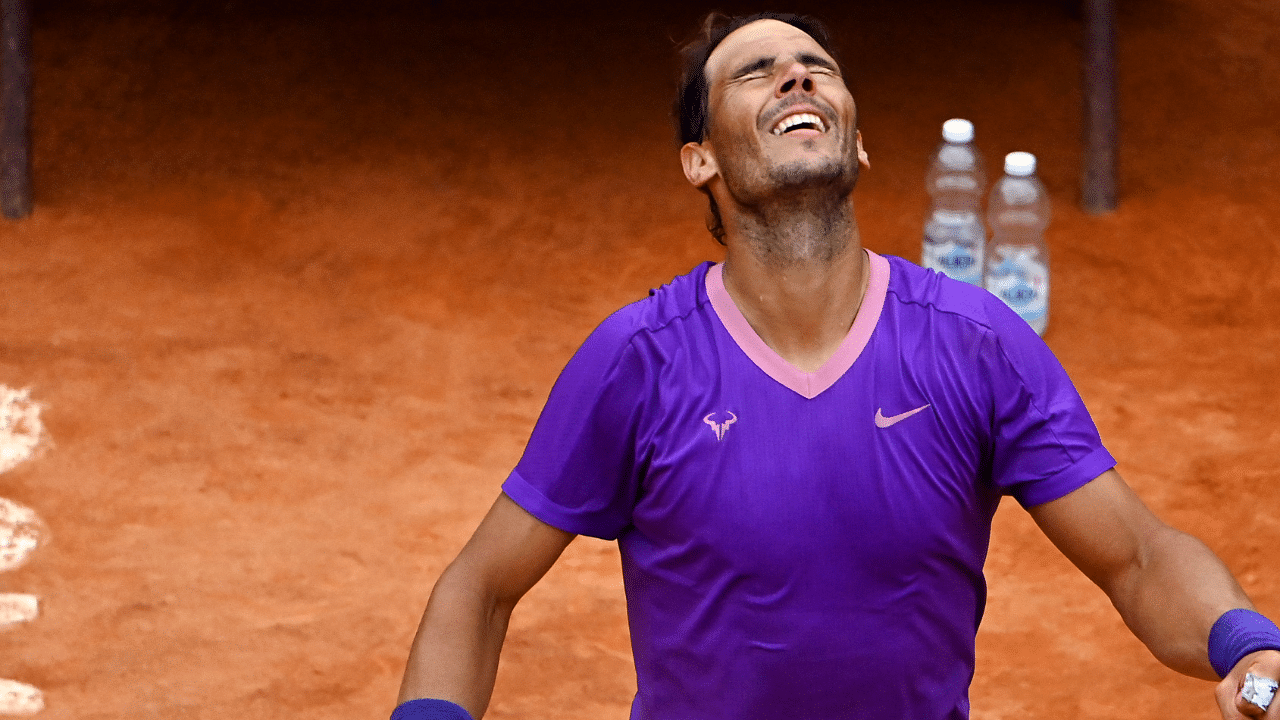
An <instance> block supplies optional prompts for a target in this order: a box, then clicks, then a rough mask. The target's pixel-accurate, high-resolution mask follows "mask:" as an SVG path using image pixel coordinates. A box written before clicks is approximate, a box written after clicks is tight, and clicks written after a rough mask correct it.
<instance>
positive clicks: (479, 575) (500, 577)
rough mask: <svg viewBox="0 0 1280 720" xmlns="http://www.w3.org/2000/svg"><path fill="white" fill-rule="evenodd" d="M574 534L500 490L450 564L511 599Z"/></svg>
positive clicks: (548, 564)
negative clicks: (538, 514)
mask: <svg viewBox="0 0 1280 720" xmlns="http://www.w3.org/2000/svg"><path fill="white" fill-rule="evenodd" d="M574 537H575V536H574V534H573V533H569V532H565V531H564V530H561V529H559V528H556V527H553V526H551V525H548V524H546V523H544V522H543V521H541V520H539V519H538V518H536V517H534V516H533V515H531V514H530V513H529V512H528V511H527V510H525V509H524V508H522V507H520V506H519V505H517V504H516V502H515V501H514V500H512V499H511V498H510V497H508V496H507V495H506V493H501V494H499V495H498V499H497V500H495V501H494V503H493V506H492V507H490V508H489V512H488V514H487V515H485V518H484V520H482V521H481V522H480V525H479V527H477V528H476V531H475V533H474V534H473V535H472V536H471V539H470V540H469V541H468V542H467V544H466V546H465V547H464V548H463V549H462V552H461V553H459V554H458V558H457V559H456V560H454V562H453V566H452V567H451V568H450V570H451V571H454V572H462V573H466V574H467V575H469V576H470V577H471V578H472V580H473V581H475V582H477V583H479V584H480V585H481V586H482V587H483V588H485V589H486V591H487V592H488V593H489V594H491V595H492V596H493V597H494V599H496V600H497V601H498V602H500V603H504V604H515V602H516V601H517V600H519V599H520V598H521V596H523V595H524V594H525V593H526V592H528V590H529V589H530V588H531V587H533V586H534V584H535V583H537V582H538V580H540V579H541V578H542V576H543V575H545V574H546V572H547V571H548V570H550V569H551V566H552V565H553V564H555V561H556V559H558V558H559V557H560V554H561V553H562V552H564V549H565V548H566V547H568V546H569V543H570V542H571V541H572V540H573V538H574Z"/></svg>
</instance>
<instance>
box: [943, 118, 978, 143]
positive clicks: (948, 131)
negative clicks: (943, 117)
mask: <svg viewBox="0 0 1280 720" xmlns="http://www.w3.org/2000/svg"><path fill="white" fill-rule="evenodd" d="M942 139H943V140H946V141H947V142H949V143H967V142H973V123H971V122H969V121H968V120H965V119H964V118H951V119H950V120H948V121H946V122H944V123H942Z"/></svg>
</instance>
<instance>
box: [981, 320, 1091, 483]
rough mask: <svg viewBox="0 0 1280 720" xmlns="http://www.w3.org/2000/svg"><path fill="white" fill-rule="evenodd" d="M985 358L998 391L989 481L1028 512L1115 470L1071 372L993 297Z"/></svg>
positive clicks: (1023, 322) (982, 354)
mask: <svg viewBox="0 0 1280 720" xmlns="http://www.w3.org/2000/svg"><path fill="white" fill-rule="evenodd" d="M988 297H989V301H988V302H987V308H986V310H987V317H988V319H989V320H990V324H991V329H992V331H993V332H992V334H991V335H990V336H989V338H988V339H987V347H984V348H983V352H982V353H981V354H980V356H981V357H982V358H983V362H984V363H985V364H986V372H987V375H988V378H989V381H990V383H991V390H992V403H993V404H992V408H993V409H992V418H991V421H992V427H991V443H992V448H991V449H992V456H991V477H992V481H993V482H994V483H995V484H996V486H997V487H998V488H999V489H1000V490H1001V492H1003V493H1005V494H1008V495H1012V496H1013V497H1014V498H1016V499H1017V500H1018V502H1019V503H1021V504H1022V505H1023V506H1024V507H1031V506H1034V505H1040V504H1042V503H1046V502H1049V501H1051V500H1056V499H1058V498H1060V497H1062V496H1064V495H1066V494H1068V493H1070V492H1072V491H1073V490H1076V489H1078V488H1080V487H1081V486H1083V485H1085V484H1086V483H1088V482H1089V481H1090V480H1093V479H1094V478H1096V477H1098V476H1099V475H1101V474H1102V473H1104V472H1106V471H1107V470H1109V469H1111V468H1112V467H1114V466H1115V464H1116V462H1115V459H1114V458H1112V456H1111V454H1110V453H1109V452H1107V450H1106V448H1105V447H1103V445H1102V439H1101V438H1100V437H1099V435H1098V429H1097V426H1095V425H1094V423H1093V418H1091V417H1090V416H1089V411H1088V410H1087V409H1086V408H1085V405H1084V401H1083V400H1082V399H1081V398H1080V394H1079V393H1078V392H1077V391H1076V388H1075V386H1074V385H1073V384H1072V383H1071V379H1070V378H1069V377H1067V373H1066V370H1064V369H1063V368H1062V365H1061V363H1059V362H1058V359H1057V358H1056V357H1054V355H1053V352H1052V351H1051V350H1050V349H1049V347H1048V346H1047V345H1045V343H1044V341H1043V340H1041V339H1040V336H1038V335H1037V334H1036V333H1035V331H1034V330H1032V329H1031V327H1030V326H1029V325H1028V324H1027V323H1026V322H1025V321H1024V320H1023V319H1022V318H1020V317H1018V315H1017V314H1016V313H1014V312H1013V311H1012V310H1010V309H1009V308H1008V307H1007V306H1006V305H1005V304H1004V303H1003V302H1002V301H1000V300H999V299H998V298H995V297H994V296H988Z"/></svg>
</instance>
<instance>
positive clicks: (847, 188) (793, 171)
mask: <svg viewBox="0 0 1280 720" xmlns="http://www.w3.org/2000/svg"><path fill="white" fill-rule="evenodd" d="M858 170H859V166H858V160H857V158H852V159H851V160H839V159H836V158H828V159H825V160H817V161H800V162H793V163H787V164H784V165H779V166H777V167H774V168H771V169H770V171H769V178H770V179H771V180H773V182H774V184H775V186H776V187H778V188H779V189H782V188H792V189H797V190H799V189H801V188H815V189H816V188H817V187H822V186H828V187H831V188H834V189H837V190H839V191H841V192H843V193H844V194H848V193H851V192H853V188H854V186H856V185H857V184H858Z"/></svg>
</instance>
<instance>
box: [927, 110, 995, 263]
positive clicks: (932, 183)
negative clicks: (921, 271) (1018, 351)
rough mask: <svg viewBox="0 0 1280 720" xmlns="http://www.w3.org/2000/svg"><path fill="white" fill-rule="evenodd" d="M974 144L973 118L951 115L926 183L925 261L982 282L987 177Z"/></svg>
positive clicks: (943, 128)
mask: <svg viewBox="0 0 1280 720" xmlns="http://www.w3.org/2000/svg"><path fill="white" fill-rule="evenodd" d="M982 166H983V162H982V155H980V154H979V153H978V150H977V148H976V147H974V144H973V123H971V122H969V121H968V120H963V119H960V118H952V119H951V120H948V121H946V122H945V123H943V124H942V144H941V145H939V146H938V150H937V152H936V153H934V156H933V161H932V162H931V163H930V164H929V175H928V177H927V178H926V181H925V182H926V186H927V187H928V190H929V195H931V196H932V198H933V205H932V207H931V209H930V211H929V219H928V220H927V221H926V222H925V225H924V252H923V253H922V258H921V263H920V264H921V265H923V266H924V267H926V268H929V269H931V270H937V271H938V272H941V273H943V274H945V275H947V276H948V277H952V278H955V279H956V280H961V281H964V282H967V283H972V284H974V285H982V254H983V249H984V246H985V245H986V242H987V230H986V227H985V226H984V225H983V224H982V191H983V189H984V188H985V187H986V184H987V177H986V173H985V172H984V171H983V169H982Z"/></svg>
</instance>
